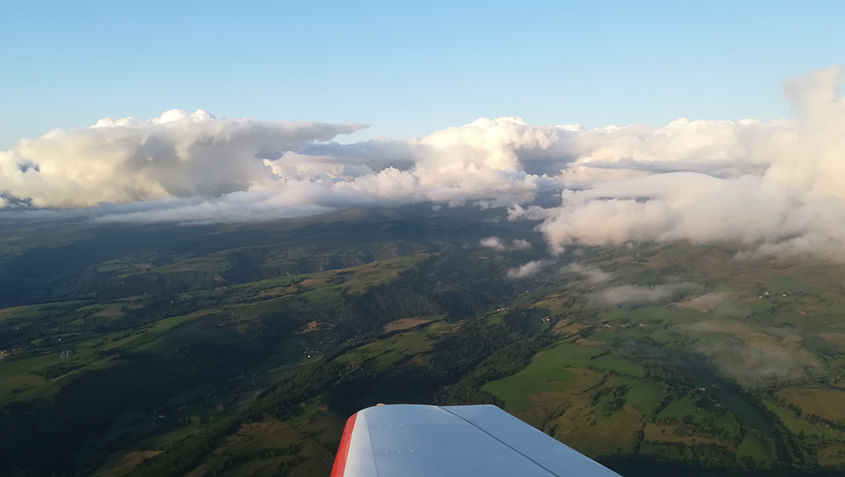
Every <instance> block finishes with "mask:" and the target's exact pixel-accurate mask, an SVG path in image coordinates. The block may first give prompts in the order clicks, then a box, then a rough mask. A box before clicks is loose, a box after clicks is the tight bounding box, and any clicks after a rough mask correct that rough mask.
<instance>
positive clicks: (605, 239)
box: [0, 67, 845, 259]
mask: <svg viewBox="0 0 845 477" xmlns="http://www.w3.org/2000/svg"><path fill="white" fill-rule="evenodd" d="M843 76H845V74H844V73H843V70H842V68H839V67H832V68H828V69H825V70H821V71H815V72H811V73H809V74H807V75H805V76H802V77H798V78H794V79H790V80H787V81H786V82H785V83H784V91H785V96H786V98H787V100H789V101H790V103H791V104H792V106H793V109H794V111H795V116H796V118H795V119H794V120H788V121H786V120H784V121H769V122H763V121H756V120H742V121H719V120H713V121H711V120H694V121H691V120H687V119H679V120H676V121H673V122H671V123H669V124H667V125H664V126H661V127H651V126H642V125H629V126H608V127H603V128H583V127H580V126H577V125H562V126H561V125H555V126H532V125H529V124H527V123H526V122H525V121H523V120H521V119H519V118H509V117H505V118H497V119H479V120H476V121H474V122H472V123H469V124H466V125H463V126H458V127H452V128H447V129H444V130H441V131H437V132H435V133H432V134H430V135H428V136H423V137H417V138H410V139H407V140H403V141H367V142H361V143H356V144H347V145H342V144H338V143H336V142H332V141H334V140H335V138H337V137H338V136H340V135H343V134H348V133H351V132H354V131H356V130H358V129H360V128H361V127H362V126H360V125H343V124H324V123H289V122H274V121H257V120H250V119H216V118H214V117H213V116H212V115H210V114H209V113H206V112H204V111H202V110H198V111H196V112H194V113H190V114H188V113H186V112H184V111H179V110H174V111H168V112H165V113H164V114H162V115H161V116H160V117H158V118H154V119H150V120H136V119H133V118H126V119H117V120H113V119H104V120H101V121H99V122H97V124H95V125H93V126H90V127H87V128H79V129H70V130H55V131H51V132H49V133H47V134H46V135H44V136H42V137H40V138H35V139H23V140H21V141H19V143H18V144H17V145H16V146H15V147H14V148H13V149H10V150H6V151H0V208H6V209H9V208H80V207H89V208H91V207H96V208H97V209H96V210H97V211H98V212H96V213H95V215H97V216H98V217H99V220H110V221H132V222H143V221H177V222H196V221H203V222H237V221H253V220H264V219H270V218H278V217H290V216H298V215H309V214H317V213H322V212H326V211H330V210H336V209H339V208H344V207H350V206H355V207H358V206H368V205H395V204H404V203H413V202H422V201H435V202H442V203H449V204H462V203H467V202H470V203H477V204H479V205H481V206H484V207H508V217H509V218H510V219H511V220H519V219H528V220H536V221H538V223H539V230H540V231H542V233H543V234H544V236H545V238H546V240H547V242H548V245H549V248H550V250H551V251H552V252H553V253H559V252H561V251H563V250H565V249H566V247H568V246H573V245H608V244H622V243H626V242H639V241H658V242H661V241H675V240H689V241H692V242H696V243H706V242H731V243H735V244H739V245H742V246H744V247H746V248H748V249H749V250H754V251H756V252H758V253H767V254H772V253H774V254H777V253H823V254H826V255H828V256H832V257H836V258H839V259H845V247H843V245H845V243H843V241H845V238H843V237H845V99H843V97H842V96H841V94H840V92H839V88H840V86H841V85H842V82H843ZM551 190H556V191H559V192H560V194H561V198H562V203H561V205H560V206H559V207H554V208H543V207H540V206H539V205H537V204H536V203H534V201H535V199H536V197H537V195H538V193H539V192H541V191H551ZM501 246H502V247H507V245H506V244H501ZM511 247H513V245H511ZM493 248H495V247H493Z"/></svg>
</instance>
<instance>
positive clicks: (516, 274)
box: [506, 260, 550, 280]
mask: <svg viewBox="0 0 845 477" xmlns="http://www.w3.org/2000/svg"><path fill="white" fill-rule="evenodd" d="M549 264H550V261H549V260H532V261H530V262H528V263H524V264H522V265H520V266H518V267H516V268H511V269H510V270H508V272H507V275H506V276H507V277H508V278H510V279H511V280H516V279H518V278H528V277H533V276H534V275H536V274H538V273H540V271H541V270H542V269H544V268H546V266H548V265H549Z"/></svg>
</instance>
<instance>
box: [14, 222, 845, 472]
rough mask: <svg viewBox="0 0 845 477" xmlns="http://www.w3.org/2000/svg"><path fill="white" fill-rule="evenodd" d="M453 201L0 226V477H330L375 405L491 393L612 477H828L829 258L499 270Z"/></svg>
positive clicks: (508, 230)
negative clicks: (165, 221) (290, 213)
mask: <svg viewBox="0 0 845 477" xmlns="http://www.w3.org/2000/svg"><path fill="white" fill-rule="evenodd" d="M467 210H468V209H462V208H460V207H455V208H447V209H444V211H442V212H440V213H439V215H437V214H435V215H432V213H431V209H430V208H426V207H417V208H413V207H412V208H407V209H404V210H403V212H402V213H398V212H396V211H391V210H388V211H380V210H375V209H374V210H370V211H365V212H360V213H356V214H338V215H337V216H325V217H320V218H309V219H300V220H291V221H279V222H270V223H265V224H249V225H227V226H208V225H202V226H192V227H183V226H143V227H142V226H115V225H95V224H78V223H73V224H65V225H56V224H49V223H28V224H18V225H17V226H14V227H9V228H8V229H4V230H2V231H0V244H5V245H3V249H2V250H1V251H0V357H2V359H0V409H2V412H0V429H3V431H4V432H3V433H0V449H2V450H0V452H2V455H0V458H2V462H3V463H4V464H3V465H4V472H3V474H4V475H21V476H23V475H50V474H55V475H102V476H117V475H142V476H143V475H150V476H152V475H155V476H160V475H193V476H202V475H233V476H246V475H297V476H318V475H326V474H327V473H328V471H329V469H330V467H331V462H332V457H333V454H334V451H335V449H336V446H337V444H338V440H339V435H340V431H341V429H342V426H343V422H344V420H345V419H346V417H347V416H348V415H349V414H351V413H352V412H355V411H356V410H358V409H360V408H362V407H366V406H370V405H374V404H376V403H379V402H385V403H391V402H418V403H432V404H468V403H493V404H497V405H500V406H503V407H504V408H505V409H506V410H508V411H510V412H512V413H514V414H515V415H517V416H518V417H520V418H522V419H524V420H526V421H527V422H529V423H531V424H532V425H534V426H536V427H538V428H539V429H541V430H543V431H544V432H546V433H548V434H550V435H552V436H554V437H556V438H558V439H560V440H561V441H563V442H565V443H567V444H568V445H570V446H572V447H574V448H576V449H577V450H579V451H581V452H584V453H586V454H588V455H590V456H593V457H595V458H597V459H598V460H599V461H602V462H606V463H608V464H609V465H611V466H612V467H613V468H615V469H617V470H619V471H620V472H622V473H623V474H625V475H628V476H635V475H652V474H650V473H649V469H655V468H664V467H660V466H670V467H665V468H672V467H671V466H678V467H677V468H678V469H684V470H683V472H680V473H679V474H677V475H735V474H737V473H740V474H742V473H746V472H752V471H769V470H771V471H776V472H780V473H779V474H777V475H805V474H808V473H810V472H820V473H824V472H827V473H829V474H830V475H836V473H837V472H842V471H845V414H843V412H845V411H844V410H845V406H842V404H841V403H842V402H845V399H843V397H845V288H843V284H845V279H842V278H841V277H843V276H845V273H843V272H845V266H841V265H836V264H830V263H821V262H819V263H817V262H813V261H810V260H787V259H756V260H751V259H744V260H740V259H737V258H736V257H735V255H736V251H735V250H731V249H728V248H725V247H705V246H697V245H690V244H683V243H677V244H670V245H664V246H655V245H648V244H638V245H636V246H635V247H633V248H628V247H593V248H579V249H578V250H577V251H573V252H571V253H566V254H563V255H561V256H560V257H558V258H556V259H555V260H557V262H556V263H555V266H550V267H548V269H547V270H546V272H544V273H540V274H538V275H537V276H536V277H533V278H530V279H524V280H510V279H508V278H507V277H506V272H507V270H508V269H510V268H513V267H515V266H517V265H519V264H521V263H524V262H526V261H528V260H534V259H540V258H543V257H545V256H546V255H545V252H544V251H543V250H542V246H540V244H542V237H540V236H539V233H538V232H537V231H536V230H535V229H534V228H533V225H532V224H531V223H526V222H507V221H505V222H502V221H497V220H492V219H494V218H496V217H497V215H496V214H497V212H495V211H489V212H483V213H481V216H480V217H481V218H479V212H478V211H477V210H475V209H473V210H472V213H468V212H467ZM484 214H488V215H486V216H485V215H484ZM63 227H64V228H63ZM45 231H49V233H48V232H45ZM492 235H497V236H502V237H509V238H527V239H529V240H530V241H532V242H534V243H536V244H538V246H537V247H535V250H533V251H518V252H507V253H500V252H494V251H491V250H489V249H482V248H480V247H478V246H477V244H478V241H479V240H480V239H481V238H483V237H488V236H492ZM28 237H30V238H31V240H28V239H27V238H28ZM576 252H577V253H576ZM571 263H578V264H580V266H582V267H585V268H590V267H592V269H593V270H601V271H602V273H603V274H605V278H604V279H605V281H603V282H601V283H600V284H597V283H593V282H590V281H589V280H586V279H585V277H583V276H581V275H579V274H578V273H577V272H573V271H571V270H573V269H571V268H567V269H566V270H570V271H567V272H565V273H564V272H561V271H560V270H562V269H564V266H566V265H567V264H571ZM678 283H680V284H683V286H680V287H676V288H675V290H676V292H673V293H672V294H669V295H666V296H663V297H662V298H660V299H654V300H650V301H642V300H638V299H637V298H638V297H637V296H636V295H637V293H640V294H643V295H649V290H653V289H655V288H656V287H661V286H665V285H667V284H670V285H672V284H678ZM632 291H633V292H634V296H633V299H632V300H631V301H630V302H626V301H625V299H624V298H620V296H622V295H621V294H622V293H628V294H629V295H630V294H631V293H632ZM613 293H616V294H619V295H618V296H611V295H612V294H613ZM654 296H658V295H657V294H655V295H654ZM661 296H662V295H661ZM670 473H671V472H670ZM773 475H774V474H773Z"/></svg>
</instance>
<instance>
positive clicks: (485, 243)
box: [479, 237, 531, 252]
mask: <svg viewBox="0 0 845 477" xmlns="http://www.w3.org/2000/svg"><path fill="white" fill-rule="evenodd" d="M479 245H481V246H482V247H484V248H490V249H493V250H495V251H497V252H510V251H514V250H530V249H531V242H529V241H528V240H524V239H514V240H511V242H510V244H508V243H506V242H505V241H504V240H502V239H500V238H499V237H485V238H483V239H481V241H480V242H479Z"/></svg>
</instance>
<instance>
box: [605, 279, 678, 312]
mask: <svg viewBox="0 0 845 477" xmlns="http://www.w3.org/2000/svg"><path fill="white" fill-rule="evenodd" d="M693 288H694V286H693V285H691V284H689V283H683V282H682V283H667V284H662V285H655V286H652V287H645V286H638V285H620V286H615V287H608V288H604V289H602V290H601V291H598V292H596V293H593V294H591V295H590V300H591V301H593V302H596V303H598V304H601V305H607V306H619V305H641V304H645V303H659V302H666V301H672V300H675V299H678V298H680V296H681V295H682V294H683V293H684V292H686V291H689V290H692V289H693Z"/></svg>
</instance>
